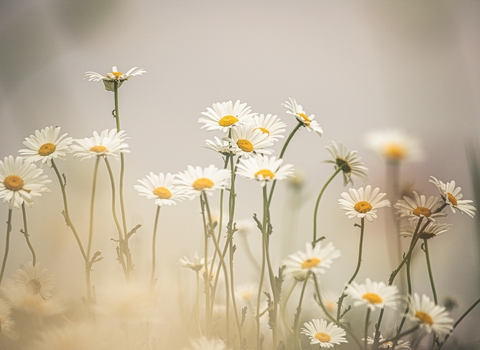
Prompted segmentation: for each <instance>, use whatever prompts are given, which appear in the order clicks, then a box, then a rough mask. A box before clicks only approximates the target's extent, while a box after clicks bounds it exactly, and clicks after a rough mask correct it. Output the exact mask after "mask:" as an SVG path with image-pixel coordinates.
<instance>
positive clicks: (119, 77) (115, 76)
mask: <svg viewBox="0 0 480 350" xmlns="http://www.w3.org/2000/svg"><path fill="white" fill-rule="evenodd" d="M146 72H147V71H146V70H144V69H142V68H137V67H133V68H132V69H130V70H129V71H128V72H127V73H125V74H123V73H122V72H119V71H118V70H117V67H116V66H113V67H112V71H111V72H110V73H107V75H101V74H99V73H96V72H86V73H85V77H86V78H88V81H100V80H103V84H104V85H105V90H107V91H114V89H115V82H117V84H118V87H120V86H122V84H123V82H124V81H125V80H128V79H130V78H131V77H135V76H137V75H142V74H143V73H146Z"/></svg>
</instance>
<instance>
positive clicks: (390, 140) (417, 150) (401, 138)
mask: <svg viewBox="0 0 480 350" xmlns="http://www.w3.org/2000/svg"><path fill="white" fill-rule="evenodd" d="M366 142H367V146H369V147H370V148H371V149H372V150H373V151H375V152H377V153H378V154H379V155H380V156H382V157H383V158H384V159H385V160H387V161H391V162H399V161H405V160H412V161H417V160H421V159H422V158H423V151H422V148H421V147H420V142H419V140H417V139H416V138H414V137H412V136H411V135H410V134H407V133H405V132H403V131H401V130H397V129H389V130H379V131H373V132H371V133H369V134H367V136H366Z"/></svg>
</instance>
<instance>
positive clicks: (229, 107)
mask: <svg viewBox="0 0 480 350" xmlns="http://www.w3.org/2000/svg"><path fill="white" fill-rule="evenodd" d="M202 114H203V115H204V117H200V118H199V119H198V122H199V123H203V124H204V125H202V129H205V128H206V129H207V131H212V130H223V131H225V132H226V131H228V130H229V129H230V128H232V127H233V126H236V125H239V124H242V123H245V122H246V123H251V122H252V119H251V118H252V117H253V116H254V115H255V114H254V113H251V109H250V107H247V104H246V103H240V101H236V102H235V104H233V103H232V101H228V102H218V103H214V104H213V105H212V108H210V107H208V108H207V111H206V112H202Z"/></svg>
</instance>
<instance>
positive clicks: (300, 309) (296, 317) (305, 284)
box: [293, 270, 311, 350]
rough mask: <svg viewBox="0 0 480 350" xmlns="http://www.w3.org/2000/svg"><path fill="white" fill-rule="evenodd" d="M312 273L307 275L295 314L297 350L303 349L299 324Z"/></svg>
mask: <svg viewBox="0 0 480 350" xmlns="http://www.w3.org/2000/svg"><path fill="white" fill-rule="evenodd" d="M310 274H311V271H310V270H308V272H307V275H306V276H305V281H303V286H302V291H301V292H300V298H299V299H298V306H297V312H296V313H295V319H294V321H293V334H294V337H295V339H294V341H295V342H294V344H295V350H297V349H298V348H299V345H300V348H301V341H300V338H299V336H298V328H299V327H298V323H299V322H300V314H301V313H302V303H303V296H304V294H305V289H306V287H307V283H308V279H309V278H310Z"/></svg>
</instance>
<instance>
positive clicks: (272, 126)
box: [253, 114, 287, 141]
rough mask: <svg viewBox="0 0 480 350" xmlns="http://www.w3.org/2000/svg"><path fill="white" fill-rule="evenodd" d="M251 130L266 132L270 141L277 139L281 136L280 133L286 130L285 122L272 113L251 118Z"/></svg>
mask: <svg viewBox="0 0 480 350" xmlns="http://www.w3.org/2000/svg"><path fill="white" fill-rule="evenodd" d="M253 125H254V126H255V128H254V129H253V130H257V129H258V130H260V131H261V132H263V133H264V134H267V135H268V136H269V137H270V139H271V140H272V141H279V139H281V138H283V137H284V136H283V135H282V134H283V133H284V132H285V131H286V129H285V128H286V127H287V124H285V123H284V122H282V121H281V120H280V118H279V117H278V116H276V115H272V114H267V115H265V114H260V115H256V116H255V117H254V118H253Z"/></svg>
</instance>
